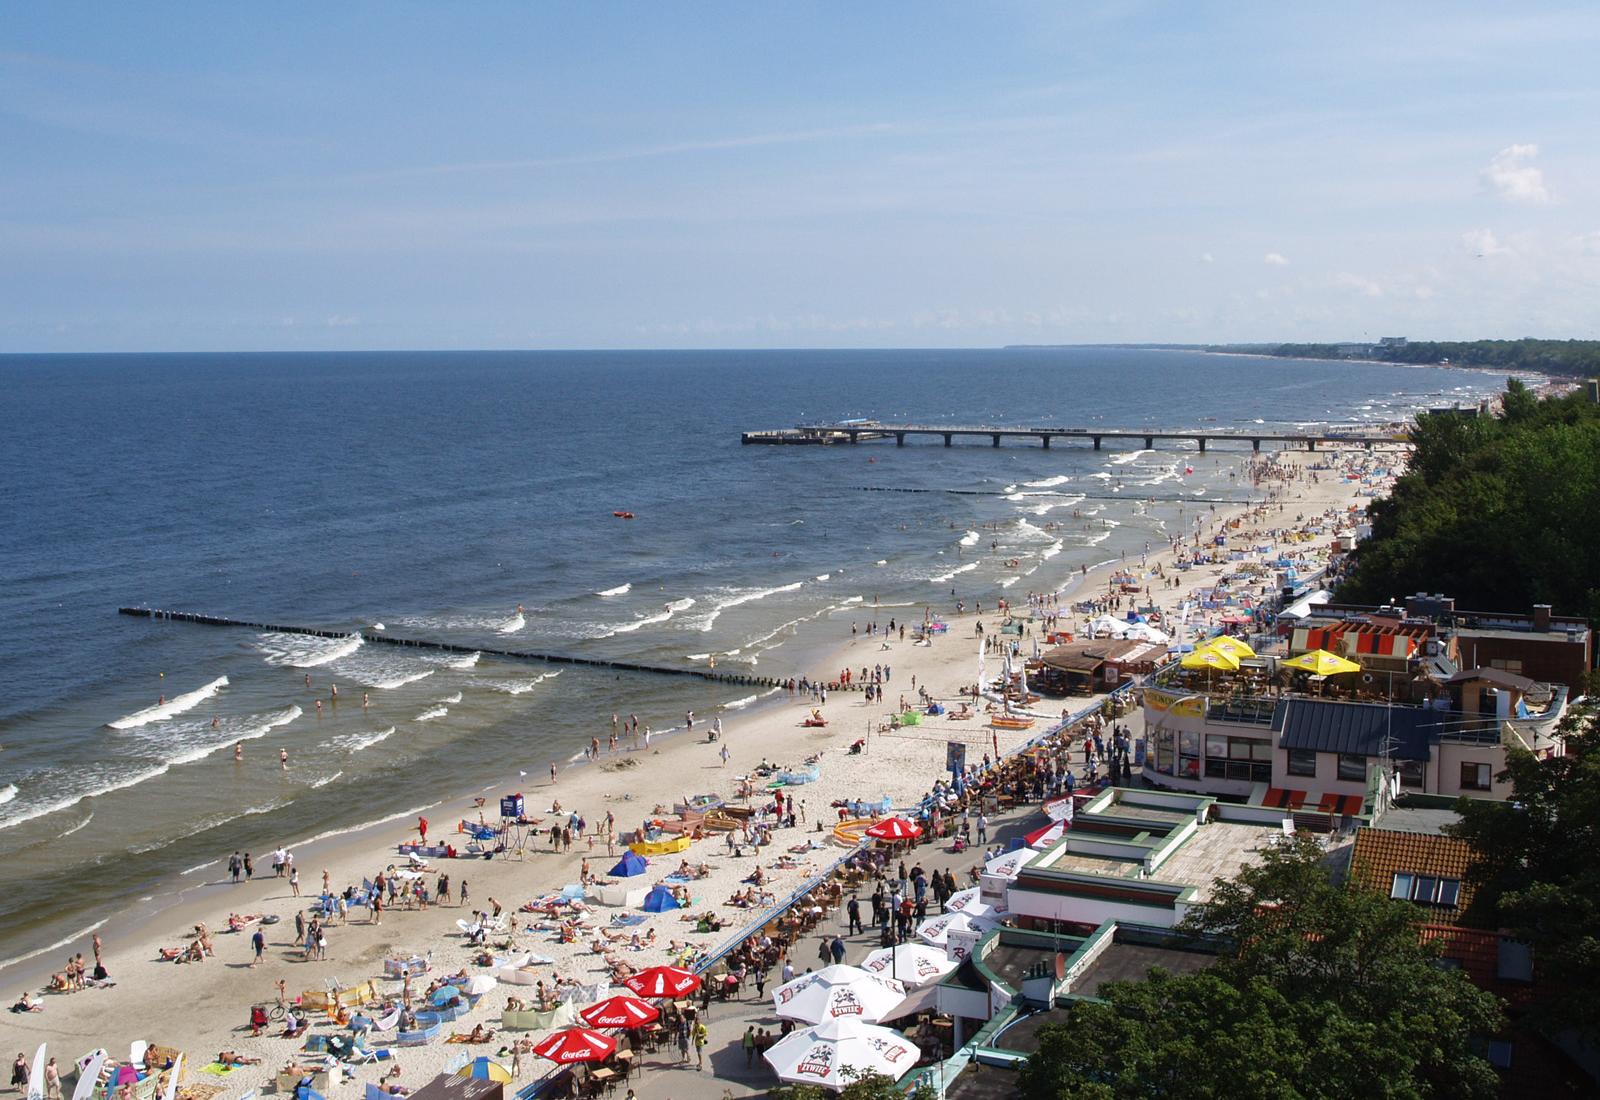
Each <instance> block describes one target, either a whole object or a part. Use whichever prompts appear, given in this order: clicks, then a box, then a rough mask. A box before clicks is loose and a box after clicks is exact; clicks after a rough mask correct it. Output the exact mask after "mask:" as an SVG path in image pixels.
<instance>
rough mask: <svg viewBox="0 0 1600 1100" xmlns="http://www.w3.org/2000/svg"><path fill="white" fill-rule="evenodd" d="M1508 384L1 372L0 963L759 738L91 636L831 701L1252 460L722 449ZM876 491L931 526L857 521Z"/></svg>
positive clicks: (1278, 370)
mask: <svg viewBox="0 0 1600 1100" xmlns="http://www.w3.org/2000/svg"><path fill="white" fill-rule="evenodd" d="M1499 384H1500V380H1499V379H1498V378H1493V377H1488V376H1483V375H1478V374H1472V373H1466V372H1460V371H1454V370H1448V369H1417V368H1400V367H1388V366H1382V365H1373V364H1358V363H1325V362H1306V361H1282V360H1265V359H1253V358H1243V357H1228V356H1215V355H1204V354H1199V353H1186V352H1173V351H1136V350H1120V349H1091V348H1082V349H1063V350H1006V351H1001V350H995V351H892V352H831V351H830V352H811V351H792V352H785V351H771V352H651V353H607V352H592V353H567V352H562V353H409V354H394V353H381V354H380V353H374V354H296V355H287V354H285V355H229V354H206V355H95V356H9V357H0V387H3V392H4V394H5V396H6V399H5V406H6V410H7V416H6V426H5V431H4V432H0V469H3V471H4V483H3V484H4V492H3V494H0V495H3V501H4V511H3V515H4V522H3V524H0V579H3V583H0V669H3V670H4V671H3V677H0V682H3V688H4V691H3V693H0V964H3V962H4V961H5V960H8V959H15V958H17V957H19V956H22V955H25V954H28V953H29V952H32V951H35V950H37V949H38V948H40V947H43V946H45V945H47V944H49V943H51V942H53V941H54V940H56V939H59V938H60V937H61V936H63V935H65V934H66V933H68V932H71V931H74V930H76V929H79V928H83V927H86V926H88V925H89V924H91V923H93V922H95V921H97V920H99V919H101V918H103V917H104V916H105V915H106V914H107V913H108V912H111V911H112V910H114V909H116V908H118V907H121V906H126V905H127V904H128V903H129V902H130V901H132V900H134V899H138V898H141V897H153V896H157V895H158V894H159V893H160V891H162V890H170V889H171V888H172V884H173V883H182V882H183V881H185V875H184V873H187V875H188V876H190V879H189V880H190V881H193V878H192V876H195V875H201V876H204V875H205V874H206V873H207V872H208V870H209V871H211V872H214V871H215V867H210V868H208V867H207V866H206V865H207V864H209V863H210V862H211V861H213V860H216V859H217V858H218V857H219V856H221V855H224V854H226V853H227V852H230V851H232V850H233V849H234V848H237V847H240V846H245V847H254V848H256V849H257V850H260V849H264V848H270V847H272V846H273V845H275V844H277V843H281V842H293V841H299V840H304V839H305V838H307V837H311V836H314V835H317V834H322V833H330V832H335V831H338V830H342V829H347V828H349V827H351V826H353V825H356V824H358V823H360V822H363V821H370V820H373V819H375V818H379V817H382V816H385V815H387V814H390V813H399V812H401V811H404V810H407V809H410V808H413V807H415V806H417V805H419V804H421V803H423V802H426V801H429V800H431V799H432V798H436V797H439V796H440V795H442V794H445V793H459V792H461V791H463V790H467V789H474V788H473V784H475V783H477V784H481V783H485V782H489V781H491V780H493V779H494V778H496V777H498V776H502V775H504V774H506V772H507V768H508V766H510V767H521V766H526V767H527V768H528V769H529V770H530V771H540V770H543V769H544V768H545V767H546V766H547V765H548V762H549V761H550V760H552V759H555V760H566V759H568V758H569V757H570V756H571V755H572V753H573V752H574V751H575V750H576V749H578V747H579V746H580V745H581V744H582V743H584V742H586V741H587V739H588V737H589V736H590V735H591V734H594V733H597V732H602V731H603V730H605V729H609V716H610V714H611V713H612V712H613V711H622V712H623V713H628V712H636V713H638V714H639V715H640V717H641V720H642V721H645V722H653V723H654V724H655V725H656V727H657V728H662V727H666V726H670V725H671V724H672V723H673V719H674V717H675V716H677V717H679V718H681V715H682V713H683V711H684V709H685V707H686V706H693V707H695V708H696V709H698V710H700V711H702V712H709V711H710V710H712V709H713V708H715V707H719V706H729V707H732V708H734V709H737V708H738V707H741V706H745V705H748V704H749V702H750V698H749V696H748V695H744V694H740V693H737V692H736V691H734V690H733V689H732V688H728V687H720V686H719V687H716V688H712V687H708V686H707V685H705V684H703V683H698V682H690V681H685V682H677V681H672V680H669V679H664V678H660V677H638V676H634V677H626V676H625V677H622V678H620V679H619V678H617V677H615V676H613V675H611V674H607V673H602V672H596V671H586V670H584V669H581V668H566V669H564V670H562V669H556V668H552V667H549V666H541V665H536V664H526V663H518V662H511V661H503V660H494V659H491V658H489V657H482V658H477V659H474V658H473V657H472V656H470V655H467V656H461V655H457V656H449V657H447V656H438V655H425V654H415V653H405V652H397V651H386V650H388V649H389V647H383V646H374V645H360V644H358V643H357V642H356V641H355V640H354V639H339V638H334V639H317V638H306V637H299V636H274V635H264V634H262V633H260V632H256V631H250V630H232V629H218V628H211V627H202V626H193V625H184V624H178V623H166V622H150V621H146V620H138V619H133V618H128V617H123V616H119V615H118V614H117V613H116V611H117V608H118V607H119V606H120V605H124V604H130V605H148V606H154V607H161V608H167V609H174V610H193V611H199V612H204V613H207V614H213V615H225V616H233V617H239V618H243V619H247V620H250V621H265V622H286V623H303V624H308V625H319V626H325V627H329V628H335V629H338V630H353V629H355V628H359V627H369V628H370V627H375V626H376V625H377V624H382V625H383V627H384V629H385V630H388V631H393V632H395V633H404V634H406V635H410V636H426V637H434V638H440V639H446V640H450V641H455V642H460V643H464V644H468V645H482V646H486V647H497V648H519V649H531V650H537V651H555V652H564V653H576V654H585V655H596V656H610V657H618V658H626V659H629V660H648V661H652V662H658V663H664V664H677V665H688V664H700V665H705V664H707V663H709V661H710V660H711V659H712V658H713V657H714V658H715V660H716V661H717V664H718V668H719V669H723V670H729V669H747V670H753V671H755V672H757V673H759V674H762V675H771V676H785V675H790V674H799V673H802V672H807V671H809V672H812V673H822V672H827V673H830V674H831V673H832V671H833V670H831V669H817V668H807V667H805V666H806V662H807V660H808V655H811V654H814V653H815V652H817V647H818V646H820V645H822V644H824V643H825V642H827V641H829V640H831V639H834V638H837V637H838V636H839V634H840V633H841V632H847V631H848V626H849V622H850V621H851V620H853V619H858V618H859V619H861V620H863V621H865V619H867V618H868V617H870V616H871V615H872V613H873V612H872V610H871V608H872V606H873V605H874V603H876V605H877V606H878V607H879V608H882V609H888V608H896V607H899V608H912V607H914V608H918V609H920V608H921V607H922V606H924V605H929V604H931V605H932V606H935V607H936V608H944V607H947V606H949V605H950V604H952V603H953V600H954V598H963V599H966V600H969V601H970V600H973V599H981V600H993V599H994V598H995V597H997V596H999V595H1009V596H1011V597H1013V598H1020V597H1021V596H1022V595H1023V594H1024V593H1026V592H1029V591H1053V590H1059V589H1061V588H1063V586H1067V585H1070V582H1071V578H1072V577H1073V576H1074V575H1075V574H1076V573H1077V572H1078V570H1079V568H1080V566H1083V565H1093V564H1096V563H1098V562H1101V561H1105V560H1108V559H1111V558H1114V557H1117V556H1118V555H1120V554H1123V553H1129V552H1137V550H1138V549H1140V548H1141V547H1142V546H1143V545H1144V544H1146V543H1152V542H1154V543H1160V542H1164V541H1165V539H1166V537H1167V535H1168V533H1169V532H1175V531H1177V530H1179V529H1181V527H1182V525H1183V523H1184V516H1185V515H1188V516H1191V517H1192V516H1193V514H1194V509H1196V508H1199V507H1204V506H1205V504H1204V500H1203V499H1201V498H1207V497H1208V494H1209V496H1210V497H1222V498H1227V497H1229V496H1230V495H1232V496H1234V497H1237V496H1240V495H1242V493H1243V488H1242V487H1241V484H1240V482H1239V481H1236V480H1234V479H1233V478H1231V477H1230V476H1229V475H1230V473H1233V472H1236V471H1237V470H1238V468H1239V466H1240V464H1241V462H1242V461H1243V460H1244V458H1245V457H1246V455H1247V453H1248V451H1247V450H1238V449H1233V450H1228V449H1225V448H1222V449H1219V448H1213V449H1212V450H1210V451H1209V452H1208V453H1207V454H1205V455H1200V454H1198V453H1196V451H1195V450H1194V448H1193V446H1192V444H1184V445H1181V446H1170V447H1166V448H1165V449H1161V450H1157V451H1135V450H1131V449H1130V450H1121V451H1118V450H1111V449H1108V450H1106V451H1103V452H1098V453H1097V452H1094V451H1092V450H1090V449H1089V448H1087V447H1080V446H1063V445H1058V446H1056V447H1054V448H1052V449H1051V450H1048V451H1047V450H1043V449H1041V448H1040V447H1038V446H1037V445H1036V444H1034V445H1027V444H1022V443H1008V444H1007V445H1005V446H1003V447H1001V448H999V449H994V448H991V447H989V446H988V445H987V442H984V443H982V444H973V445H967V446H959V445H958V446H956V447H952V448H948V449H946V448H944V447H941V446H938V445H935V444H923V445H910V446H907V447H905V448H903V449H897V448H895V447H894V446H893V445H892V444H887V445H886V444H881V443H880V444H864V445H861V446H858V447H847V446H840V447H757V446H749V447H744V446H741V445H740V442H739V433H740V432H741V431H742V430H747V429H752V428H772V427H786V426H792V425H794V424H796V423H800V422H804V421H809V420H823V419H839V418H850V417H876V418H880V419H884V420H914V421H918V422H924V423H934V424H937V423H952V424H964V423H996V424H1022V423H1034V424H1038V423H1055V424H1062V425H1067V426H1085V427H1088V426H1094V425H1101V426H1106V427H1193V428H1208V429H1239V430H1247V429H1248V428H1250V427H1253V426H1258V425H1271V426H1277V427H1285V426H1293V425H1300V426H1306V427H1318V426H1322V425H1324V424H1330V423H1337V424H1365V425H1372V424H1381V423H1385V422H1390V421H1398V420H1400V419H1402V418H1404V417H1405V416H1407V415H1409V414H1410V413H1411V412H1413V411H1414V410H1415V409H1417V408H1419V407H1423V406H1431V405H1438V404H1441V403H1449V402H1451V401H1454V400H1470V399H1472V398H1474V397H1475V396H1476V395H1478V394H1480V393H1485V392H1489V391H1492V390H1494V389H1496V388H1498V386H1499ZM1187 465H1192V466H1193V467H1194V472H1193V473H1192V474H1185V473H1184V468H1185V466H1187ZM1245 484H1247V482H1246V483H1245ZM885 488H894V489H914V490H924V491H920V492H904V493H902V492H873V491H868V490H874V489H885ZM1185 501H1187V503H1185ZM614 511H631V512H633V513H634V514H635V516H636V518H635V519H633V520H631V521H626V520H619V519H617V518H615V517H613V515H612V513H613V512H614ZM1012 562H1015V563H1016V564H1015V565H1012V564H1010V563H1012ZM952 591H954V593H955V596H954V597H953V596H952ZM519 606H520V607H521V608H522V610H521V612H520V613H519V611H518V608H519ZM881 613H883V614H891V613H893V612H890V611H887V610H885V611H884V612H881ZM907 613H910V614H920V611H912V612H907ZM557 672H559V675H554V673H557ZM307 677H310V679H311V681H312V686H311V687H310V688H308V687H307V685H306V678H307ZM224 679H225V681H226V682H225V683H224ZM330 684H337V685H338V686H339V688H340V697H339V698H340V701H339V703H338V704H337V705H333V704H332V703H331V701H330V702H329V705H328V706H326V707H325V708H324V712H323V713H322V714H321V715H320V716H319V715H318V714H317V713H316V711H315V709H314V708H315V702H314V701H315V700H316V699H318V698H322V699H325V700H327V699H328V698H329V696H328V687H329V685H330ZM364 695H365V696H366V697H367V700H368V706H367V707H365V708H363V707H362V706H361V700H362V697H363V696H364ZM241 740H242V741H244V743H245V746H246V750H245V752H246V758H245V761H244V764H243V765H238V764H236V763H235V761H234V759H233V746H234V744H235V743H236V742H238V741H241ZM280 748H281V749H286V750H287V751H288V752H289V753H290V755H291V760H292V762H293V766H292V767H291V768H289V769H288V770H284V769H282V768H280V767H279V766H278V760H277V754H278V752H279V750H280Z"/></svg>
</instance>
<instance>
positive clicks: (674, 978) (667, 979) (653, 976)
mask: <svg viewBox="0 0 1600 1100" xmlns="http://www.w3.org/2000/svg"><path fill="white" fill-rule="evenodd" d="M622 984H623V985H625V986H627V987H628V988H629V989H631V990H633V991H634V992H635V993H637V994H639V996H641V997H681V996H683V995H684V994H685V993H693V992H694V991H695V990H697V989H699V988H700V979H699V977H698V976H696V975H695V974H692V973H690V972H689V971H687V970H684V969H683V968H682V967H677V966H652V967H650V969H648V970H641V971H639V973H637V974H635V975H634V976H633V977H631V978H624V979H623V981H622Z"/></svg>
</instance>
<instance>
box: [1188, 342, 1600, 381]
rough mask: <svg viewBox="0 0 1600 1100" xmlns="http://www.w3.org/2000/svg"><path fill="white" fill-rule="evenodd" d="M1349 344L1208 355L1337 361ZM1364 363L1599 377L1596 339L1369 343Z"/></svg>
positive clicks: (1238, 347)
mask: <svg viewBox="0 0 1600 1100" xmlns="http://www.w3.org/2000/svg"><path fill="white" fill-rule="evenodd" d="M1347 347H1348V345H1339V344H1230V345H1226V346H1223V347H1215V348H1208V349H1207V350H1208V351H1249V352H1253V353H1255V354H1258V355H1281V356H1286V357H1290V358H1295V359H1341V358H1345V357H1346V348H1347ZM1361 357H1362V358H1364V359H1379V360H1382V361H1384V362H1387V363H1419V364H1429V363H1445V362H1448V363H1451V364H1453V365H1455V366H1458V367H1487V368H1489V369H1491V370H1503V371H1529V372H1536V373H1540V374H1563V375H1576V376H1580V377H1585V378H1589V377H1594V376H1595V375H1600V340H1535V339H1532V338H1525V339H1522V340H1414V341H1408V342H1407V343H1405V344H1398V345H1387V344H1374V345H1371V346H1370V347H1369V348H1368V349H1367V350H1366V351H1365V352H1363V353H1362V356H1361Z"/></svg>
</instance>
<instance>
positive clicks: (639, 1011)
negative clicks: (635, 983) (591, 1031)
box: [578, 995, 661, 1028]
mask: <svg viewBox="0 0 1600 1100" xmlns="http://www.w3.org/2000/svg"><path fill="white" fill-rule="evenodd" d="M578 1015H579V1016H581V1017H583V1022H584V1023H586V1024H588V1025H589V1026H590V1027H626V1028H633V1027H644V1026H645V1025H646V1024H652V1023H655V1021H657V1020H659V1019H660V1018H661V1010H660V1009H658V1008H657V1007H656V1006H655V1005H653V1004H651V1003H650V1002H649V1001H641V1000H640V999H639V998H637V997H629V996H626V995H623V996H620V997H607V998H606V999H605V1000H603V1001H600V1002H599V1003H597V1004H592V1005H590V1006H589V1007H588V1008H585V1009H583V1010H582V1011H580V1012H579V1013H578Z"/></svg>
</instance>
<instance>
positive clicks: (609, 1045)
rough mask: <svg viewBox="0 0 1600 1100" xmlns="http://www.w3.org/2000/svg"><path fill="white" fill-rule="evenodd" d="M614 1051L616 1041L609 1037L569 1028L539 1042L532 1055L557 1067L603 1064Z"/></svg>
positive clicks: (581, 1029) (586, 1029)
mask: <svg viewBox="0 0 1600 1100" xmlns="http://www.w3.org/2000/svg"><path fill="white" fill-rule="evenodd" d="M616 1049H617V1041H616V1040H615V1039H613V1038H612V1037H611V1036H609V1035H602V1034H601V1033H600V1032H598V1031H591V1030H590V1029H589V1028H586V1027H569V1028H565V1029H563V1030H561V1031H558V1032H555V1033H554V1034H553V1035H551V1036H549V1037H548V1038H546V1039H544V1040H542V1041H540V1042H539V1043H538V1044H537V1045H536V1046H534V1048H533V1053H534V1054H536V1055H538V1056H539V1057H540V1058H544V1059H546V1060H547V1061H551V1062H554V1063H555V1064H556V1065H558V1066H567V1065H571V1064H572V1063H574V1062H603V1061H605V1060H606V1059H607V1058H609V1057H611V1054H612V1052H613V1051H615V1050H616Z"/></svg>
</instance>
